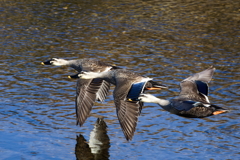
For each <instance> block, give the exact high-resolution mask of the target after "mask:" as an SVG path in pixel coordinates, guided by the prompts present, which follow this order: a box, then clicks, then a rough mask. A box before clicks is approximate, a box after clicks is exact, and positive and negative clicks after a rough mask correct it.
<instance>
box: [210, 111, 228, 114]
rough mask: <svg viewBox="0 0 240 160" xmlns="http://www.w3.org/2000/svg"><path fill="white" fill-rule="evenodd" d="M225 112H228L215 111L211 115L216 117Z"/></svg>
mask: <svg viewBox="0 0 240 160" xmlns="http://www.w3.org/2000/svg"><path fill="white" fill-rule="evenodd" d="M225 112H228V111H227V110H222V111H215V112H213V115H218V114H221V113H225Z"/></svg>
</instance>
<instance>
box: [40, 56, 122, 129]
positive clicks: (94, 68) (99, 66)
mask: <svg viewBox="0 0 240 160" xmlns="http://www.w3.org/2000/svg"><path fill="white" fill-rule="evenodd" d="M41 64H43V65H54V66H70V67H72V68H74V69H75V70H77V71H78V72H81V71H87V72H103V71H110V70H114V69H118V68H119V67H117V66H112V65H109V64H107V63H104V62H102V61H99V60H95V59H90V58H84V59H76V60H65V59H61V58H51V59H50V60H47V61H45V62H42V63H41ZM72 77H73V78H74V76H72ZM109 89H110V83H109V82H107V81H104V80H102V79H78V81H77V87H76V103H75V104H76V116H77V125H80V126H82V125H83V123H84V122H85V120H86V118H87V117H88V115H89V114H90V111H91V110H92V106H93V104H94V102H95V100H98V101H101V102H102V101H104V100H105V98H106V96H107V95H108V92H109ZM78 110H81V115H79V114H78V113H79V111H78Z"/></svg>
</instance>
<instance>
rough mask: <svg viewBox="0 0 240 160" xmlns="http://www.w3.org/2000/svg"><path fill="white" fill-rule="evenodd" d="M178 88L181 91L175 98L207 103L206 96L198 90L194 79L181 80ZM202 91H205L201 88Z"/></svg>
mask: <svg viewBox="0 0 240 160" xmlns="http://www.w3.org/2000/svg"><path fill="white" fill-rule="evenodd" d="M180 89H181V91H180V94H179V96H178V98H177V99H181V100H192V101H197V102H203V103H209V100H208V97H207V96H206V95H204V94H202V93H201V92H199V90H198V86H197V84H196V83H195V81H182V82H181V83H180ZM202 92H205V91H203V90H202Z"/></svg>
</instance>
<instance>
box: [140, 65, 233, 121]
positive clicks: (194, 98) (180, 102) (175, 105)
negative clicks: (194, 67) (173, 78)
mask: <svg viewBox="0 0 240 160" xmlns="http://www.w3.org/2000/svg"><path fill="white" fill-rule="evenodd" d="M214 71H215V68H213V66H211V67H209V68H208V69H206V70H204V71H202V72H199V73H196V74H194V75H192V76H190V77H188V78H186V79H184V80H183V81H182V82H181V83H180V94H179V95H178V96H177V97H175V98H173V99H170V100H166V99H160V98H157V97H155V96H154V95H151V94H141V95H140V96H139V97H138V99H139V100H140V101H141V102H148V103H157V104H159V105H160V106H161V107H162V108H163V109H164V110H166V111H169V112H170V113H173V114H176V115H179V116H183V117H189V118H203V117H208V116H212V115H217V114H221V113H225V112H228V110H227V109H225V108H222V107H219V106H216V105H214V104H211V103H210V101H209V98H208V92H209V86H208V83H209V82H210V81H211V79H212V76H213V73H214Z"/></svg>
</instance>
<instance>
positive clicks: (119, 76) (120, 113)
mask: <svg viewBox="0 0 240 160" xmlns="http://www.w3.org/2000/svg"><path fill="white" fill-rule="evenodd" d="M78 77H79V78H80V79H95V78H97V79H102V80H105V81H107V82H109V83H111V84H113V85H115V88H114V91H113V97H114V103H115V106H116V112H117V117H118V120H119V123H120V126H121V128H122V131H123V134H124V136H125V138H126V140H127V141H130V140H132V138H133V136H134V132H135V130H136V126H137V121H138V117H139V116H140V114H141V111H142V107H143V103H142V102H140V101H139V100H138V97H139V95H140V94H141V93H144V91H145V90H160V89H163V88H167V86H165V85H162V84H161V83H159V82H156V81H153V79H152V78H148V77H143V76H141V75H139V74H137V73H135V72H132V71H130V70H126V69H117V70H110V71H106V72H83V71H82V72H81V73H80V74H78ZM79 111H80V110H79ZM79 114H81V113H79Z"/></svg>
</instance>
